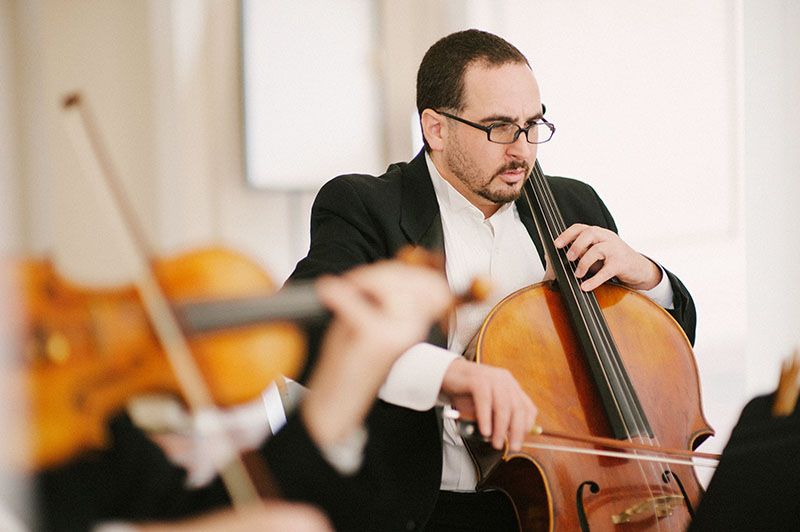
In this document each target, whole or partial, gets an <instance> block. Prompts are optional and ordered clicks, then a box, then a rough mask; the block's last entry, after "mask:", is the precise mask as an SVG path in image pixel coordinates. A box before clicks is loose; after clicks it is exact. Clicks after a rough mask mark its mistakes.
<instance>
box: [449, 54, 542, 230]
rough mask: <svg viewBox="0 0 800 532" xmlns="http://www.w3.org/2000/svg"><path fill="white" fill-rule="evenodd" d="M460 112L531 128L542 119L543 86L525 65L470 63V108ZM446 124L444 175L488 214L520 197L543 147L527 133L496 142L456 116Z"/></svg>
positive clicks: (467, 81) (489, 121) (467, 89)
mask: <svg viewBox="0 0 800 532" xmlns="http://www.w3.org/2000/svg"><path fill="white" fill-rule="evenodd" d="M458 115H459V116H460V117H461V118H464V119H466V120H469V121H471V122H475V123H478V124H480V125H483V126H490V125H492V124H495V123H498V122H511V123H514V124H517V125H519V126H522V127H526V126H527V125H528V124H529V123H531V122H534V121H535V120H536V119H538V118H541V116H542V104H541V100H540V96H539V87H538V85H537V83H536V79H535V78H534V77H533V73H532V72H531V69H530V68H528V66H527V65H525V64H506V65H503V66H500V67H489V68H487V67H486V66H485V65H482V64H480V63H478V64H473V65H471V66H469V67H468V68H467V71H466V72H465V75H464V108H463V109H462V110H461V111H458ZM446 122H447V123H446V127H445V128H444V129H445V131H443V140H444V142H443V149H442V154H441V155H442V160H443V162H444V164H443V167H439V171H440V172H441V173H442V177H444V178H445V179H447V181H448V182H450V184H451V185H453V187H455V188H456V190H458V191H459V192H460V193H461V194H462V195H464V197H466V198H467V199H468V200H469V201H470V202H471V203H472V204H474V205H475V206H476V207H478V208H479V209H481V210H482V211H483V212H484V214H485V215H486V216H490V215H491V214H493V213H494V212H495V211H496V210H497V209H498V208H499V207H500V206H501V205H502V204H504V203H508V202H510V201H514V200H516V199H517V198H518V197H519V195H520V193H521V191H522V185H523V183H524V182H525V179H526V178H527V177H528V175H529V174H530V171H531V168H533V164H534V161H535V160H536V148H537V145H536V144H529V143H528V142H527V141H526V140H525V135H523V134H520V136H519V137H518V138H517V140H516V142H514V143H513V144H496V143H493V142H489V140H488V139H487V137H486V133H485V132H484V131H481V130H479V129H475V128H474V127H471V126H469V125H467V124H463V123H461V122H457V121H455V120H447V121H446ZM440 166H442V165H440Z"/></svg>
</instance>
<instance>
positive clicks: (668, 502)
mask: <svg viewBox="0 0 800 532" xmlns="http://www.w3.org/2000/svg"><path fill="white" fill-rule="evenodd" d="M523 192H524V194H525V196H526V198H527V200H528V205H529V207H530V210H531V213H532V214H533V217H534V220H535V222H536V226H537V229H538V231H539V234H540V237H541V240H542V243H543V245H544V248H545V253H546V255H547V258H548V262H549V264H550V265H551V267H552V269H553V272H554V274H555V281H546V282H542V283H538V284H535V285H532V286H529V287H526V288H523V289H521V290H518V291H517V292H514V293H512V294H510V295H509V296H507V297H506V298H505V299H503V300H502V301H501V302H500V303H498V304H497V305H496V306H495V307H494V309H493V310H492V311H491V312H490V313H489V315H488V316H487V318H486V319H485V321H484V323H483V325H482V327H481V330H480V331H479V333H478V337H477V346H476V361H477V362H479V363H484V364H489V365H493V366H498V367H503V368H505V369H508V370H509V371H510V372H511V373H512V374H513V375H514V377H515V378H516V379H517V381H518V382H519V383H520V385H521V386H522V388H523V389H524V390H525V392H526V393H527V394H528V395H529V397H530V398H531V399H532V400H533V402H534V403H535V404H536V405H537V408H538V409H539V414H538V422H539V424H540V425H541V426H543V427H546V428H547V429H548V433H551V434H553V433H555V434H570V435H575V436H578V439H582V438H581V437H585V438H583V439H584V440H591V439H592V438H594V439H595V442H591V441H584V442H582V443H571V448H570V450H572V451H573V452H569V453H565V452H562V450H563V449H564V445H563V439H561V438H559V437H558V436H555V437H554V436H552V435H547V434H543V435H538V436H537V435H530V436H528V437H526V440H525V443H524V444H523V450H522V451H521V452H518V453H513V454H512V453H510V452H509V451H508V449H507V448H506V450H505V451H494V450H493V449H491V447H490V446H489V445H488V444H486V443H484V442H480V441H476V440H474V439H473V440H471V439H466V443H467V447H468V449H469V451H470V454H471V455H472V457H473V460H474V461H475V465H476V467H477V469H478V474H479V482H478V490H479V491H482V490H489V489H496V490H500V491H502V492H504V493H505V494H506V495H508V496H509V498H510V499H511V501H512V503H513V505H514V507H515V509H516V512H517V516H518V520H519V523H520V527H521V530H522V531H523V532H528V531H534V530H536V531H539V530H548V531H573V530H581V531H582V532H588V531H590V530H591V531H592V532H598V531H637V532H638V531H644V530H680V531H683V530H685V529H686V527H687V526H688V524H689V522H690V520H691V517H692V514H693V509H694V508H695V507H696V506H697V504H698V503H699V500H700V496H701V494H702V488H701V486H700V484H699V482H698V480H697V477H696V475H695V473H694V469H693V468H692V466H691V465H686V463H684V464H675V463H674V461H668V460H663V461H661V460H659V459H655V460H652V459H640V458H644V455H645V454H646V455H647V457H648V458H652V455H651V454H650V453H645V452H644V451H641V450H639V451H636V450H634V451H632V452H631V453H630V454H628V455H623V456H622V457H621V456H609V455H608V454H606V455H603V453H601V452H599V449H598V444H597V443H596V440H600V439H607V440H610V439H613V440H619V441H621V442H629V443H630V445H631V446H632V447H633V446H638V447H640V448H650V449H653V448H672V449H695V448H696V447H697V445H699V444H700V443H701V442H702V441H703V440H704V439H705V438H706V437H708V436H709V435H711V434H713V430H712V429H711V427H710V426H709V425H708V422H707V421H706V420H705V418H704V415H703V413H702V408H701V397H700V387H699V379H698V374H697V366H696V364H695V360H694V355H693V353H692V349H691V344H690V342H689V340H688V339H687V337H686V334H685V333H684V331H683V330H682V329H681V328H680V326H679V325H678V323H677V322H676V321H675V320H674V319H673V318H672V316H670V315H669V314H668V313H667V312H666V311H665V310H664V309H662V308H661V307H660V306H658V305H657V304H656V303H655V302H654V301H652V300H650V299H649V298H647V297H646V296H643V295H641V294H639V293H638V292H636V291H635V290H632V289H630V288H627V287H625V286H622V285H620V284H615V283H611V282H609V283H605V284H604V285H602V286H600V287H599V288H597V289H596V290H594V291H593V292H584V291H583V290H581V288H580V279H578V278H577V277H576V275H575V273H574V271H575V264H574V263H572V262H570V261H569V260H568V259H567V257H566V252H567V248H564V249H560V250H559V249H557V248H556V247H555V243H554V240H555V239H556V237H557V236H558V235H559V234H561V233H562V232H563V231H564V230H565V229H566V226H565V223H564V220H563V218H562V216H561V214H560V211H559V209H558V205H557V204H556V201H555V199H554V197H553V194H552V191H551V190H550V188H549V185H548V183H547V180H546V178H545V176H544V175H543V173H542V170H541V167H540V166H539V162H538V161H536V163H535V165H534V168H533V170H532V172H531V176H530V178H529V179H528V181H527V183H526V188H524V189H523ZM689 463H690V464H691V462H689Z"/></svg>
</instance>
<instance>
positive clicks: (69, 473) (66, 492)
mask: <svg viewBox="0 0 800 532" xmlns="http://www.w3.org/2000/svg"><path fill="white" fill-rule="evenodd" d="M110 429H111V433H112V435H113V445H112V446H111V448H110V449H108V450H106V451H98V452H91V453H87V454H85V455H83V456H81V457H80V458H77V459H74V460H72V461H71V462H69V463H67V464H64V465H60V466H57V467H54V468H51V469H48V470H46V471H42V472H39V473H38V474H37V475H36V476H35V478H34V483H33V484H34V485H33V492H34V493H33V495H34V497H33V500H34V508H33V510H32V511H31V512H30V513H31V514H32V516H33V519H34V520H35V522H34V523H32V524H31V529H32V530H35V531H37V532H87V531H89V530H91V528H92V527H93V526H94V525H96V524H97V523H101V522H107V521H124V522H146V521H169V520H174V519H178V518H184V517H190V516H194V515H197V514H199V513H202V512H205V511H209V510H212V509H215V508H218V507H221V506H225V505H227V504H228V501H229V498H228V496H227V493H226V491H225V488H224V486H223V484H222V482H221V480H219V479H217V480H216V481H214V482H213V483H212V484H209V485H208V486H206V487H203V488H199V489H189V488H187V487H186V483H185V481H186V472H185V470H184V469H182V468H180V467H177V466H175V465H173V464H172V463H170V461H169V460H168V459H167V457H166V455H165V454H164V453H163V452H162V450H161V448H160V447H158V446H157V445H156V444H155V443H153V442H152V441H151V440H150V439H149V438H148V437H147V436H146V435H145V434H144V433H143V432H142V431H141V430H139V429H138V428H136V427H135V426H134V425H133V423H132V422H131V420H130V418H129V417H128V416H127V415H119V416H117V417H116V418H114V419H113V420H112V421H111V423H110Z"/></svg>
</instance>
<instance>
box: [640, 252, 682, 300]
mask: <svg viewBox="0 0 800 532" xmlns="http://www.w3.org/2000/svg"><path fill="white" fill-rule="evenodd" d="M656 266H658V268H659V269H660V270H661V282H660V283H658V284H657V285H655V286H654V287H653V288H651V289H650V290H642V291H641V293H642V294H644V295H646V296H647V297H649V298H650V299H652V300H653V301H655V302H656V303H658V304H659V305H661V306H662V307H664V308H668V309H672V308H675V302H674V300H673V299H674V295H675V294H674V293H673V292H672V284H671V283H670V282H669V277H668V276H667V272H665V271H664V268H662V267H661V265H660V264H657V263H656Z"/></svg>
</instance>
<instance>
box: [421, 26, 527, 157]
mask: <svg viewBox="0 0 800 532" xmlns="http://www.w3.org/2000/svg"><path fill="white" fill-rule="evenodd" d="M475 62H482V63H485V64H486V65H487V66H501V65H504V64H507V63H523V64H525V65H528V67H530V63H528V60H527V59H526V58H525V56H524V55H523V54H522V52H520V51H519V50H518V49H517V48H516V47H515V46H514V45H513V44H511V43H509V42H508V41H506V40H505V39H503V38H501V37H498V36H497V35H494V34H491V33H488V32H485V31H481V30H476V29H470V30H464V31H459V32H456V33H451V34H450V35H448V36H446V37H442V38H441V39H439V40H438V41H436V42H435V43H434V44H433V46H431V47H430V48H429V49H428V51H427V52H425V56H424V57H423V58H422V62H421V63H420V65H419V70H418V71H417V111H418V112H419V114H420V116H421V115H422V111H424V110H425V109H454V110H456V111H458V110H460V109H461V107H462V105H463V102H462V100H463V96H464V72H466V70H467V67H469V66H470V65H472V64H473V63H475ZM423 140H424V139H423ZM425 148H426V149H429V147H428V143H427V141H425Z"/></svg>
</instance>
